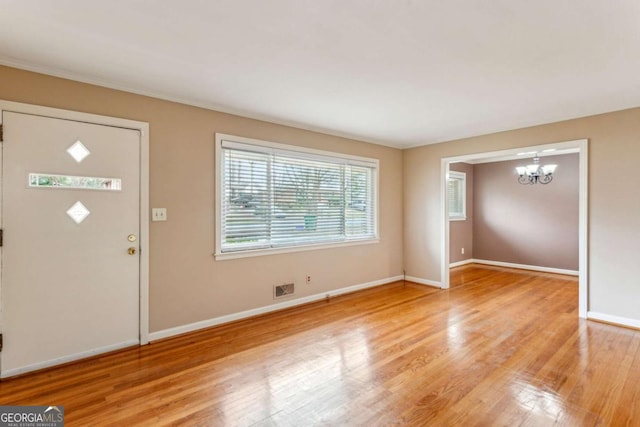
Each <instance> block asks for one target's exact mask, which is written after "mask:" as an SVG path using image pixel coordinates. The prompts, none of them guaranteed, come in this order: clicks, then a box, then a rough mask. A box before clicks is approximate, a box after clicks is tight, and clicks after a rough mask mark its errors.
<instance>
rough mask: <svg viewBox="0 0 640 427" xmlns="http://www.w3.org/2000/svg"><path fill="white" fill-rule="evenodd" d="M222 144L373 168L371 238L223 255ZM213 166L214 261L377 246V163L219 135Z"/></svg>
mask: <svg viewBox="0 0 640 427" xmlns="http://www.w3.org/2000/svg"><path fill="white" fill-rule="evenodd" d="M223 141H224V142H225V144H229V143H231V144H233V143H239V144H249V145H254V146H256V147H257V148H258V150H265V149H266V150H283V151H285V152H295V153H297V154H300V153H303V154H308V155H311V156H314V157H324V158H330V159H335V160H336V161H338V162H349V163H352V164H357V163H359V162H360V163H362V164H367V165H369V166H370V165H372V164H373V165H374V166H375V167H374V168H373V177H372V182H373V186H374V188H373V192H372V193H373V196H372V197H373V201H372V205H373V206H372V209H373V217H374V218H373V229H374V233H373V237H366V238H354V239H349V240H345V241H341V242H329V243H308V244H301V245H292V246H284V247H277V248H260V249H246V250H237V251H233V252H223V251H222V215H221V213H222V204H223V201H222V194H223V191H224V189H223V176H222V175H223V171H224V166H223V158H224V156H223ZM215 166H216V175H215V176H216V183H215V213H214V215H215V252H214V256H215V259H216V260H227V259H236V258H246V257H254V256H262V255H273V254H281V253H290V252H301V251H308V250H316V249H327V248H335V247H345V246H353V245H363V244H374V243H378V242H379V241H380V240H379V231H378V222H379V210H378V200H379V182H378V178H379V167H380V162H379V160H378V159H373V158H367V157H360V156H352V155H348V154H342V153H335V152H329V151H322V150H315V149H311V148H305V147H299V146H295V145H288V144H281V143H277V142H271V141H263V140H259V139H253V138H245V137H241V136H235V135H228V134H222V133H216V141H215Z"/></svg>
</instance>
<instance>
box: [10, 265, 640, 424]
mask: <svg viewBox="0 0 640 427" xmlns="http://www.w3.org/2000/svg"><path fill="white" fill-rule="evenodd" d="M451 284H452V288H451V289H450V290H446V291H444V290H440V289H436V288H431V287H426V286H421V285H416V284H411V283H404V282H397V283H393V284H389V285H385V286H380V287H377V288H373V289H369V290H365V291H361V292H357V293H354V294H350V295H345V296H342V297H337V298H333V299H331V300H330V301H329V302H324V301H323V302H319V303H314V304H310V305H306V306H303V307H298V308H294V309H290V310H286V311H283V312H278V313H273V314H269V315H265V316H262V317H259V318H254V319H247V320H244V321H240V322H236V323H233V324H228V325H224V326H221V327H216V328H211V329H208V330H204V331H200V332H196V333H192V334H188V335H183V336H180V337H176V338H172V339H167V340H163V341H159V342H155V343H152V344H151V345H149V346H145V347H139V348H135V349H129V350H125V351H120V352H117V353H113V354H109V355H106V356H102V357H96V358H93V359H90V360H86V361H82V362H78V363H74V364H70V365H67V366H63V367H60V368H55V369H49V370H46V371H42V372H39V373H36V374H31V375H26V376H23V377H19V378H15V379H9V380H5V381H3V382H1V383H0V404H2V405H8V404H16V405H17V404H20V405H63V406H64V407H65V414H66V417H65V418H66V425H67V426H87V425H91V426H102V425H122V426H131V425H153V426H156V425H187V426H254V425H255V426H313V425H327V426H387V425H389V426H396V425H406V426H422V425H429V426H432V425H433V426H448V425H452V426H453V425H462V426H514V425H526V426H549V425H567V426H591V425H593V426H595V425H598V426H600V425H610V426H640V331H635V330H631V329H624V328H619V327H615V326H611V325H605V324H601V323H594V322H588V321H584V320H581V319H578V317H577V300H578V297H577V280H576V279H575V278H573V277H569V276H560V275H554V274H539V273H531V272H526V271H521V270H509V269H504V268H496V267H483V266H478V265H469V266H464V267H459V268H457V269H454V270H452V276H451Z"/></svg>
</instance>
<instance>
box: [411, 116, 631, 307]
mask: <svg viewBox="0 0 640 427" xmlns="http://www.w3.org/2000/svg"><path fill="white" fill-rule="evenodd" d="M583 138H587V139H588V140H589V193H588V197H589V221H588V229H589V254H588V260H589V271H588V274H589V310H590V311H593V312H598V313H604V314H609V315H613V316H619V317H624V318H628V319H636V320H640V304H638V301H640V285H638V277H640V262H638V249H637V242H638V240H639V239H640V215H639V214H638V212H640V197H637V196H635V195H636V194H637V191H638V188H640V174H637V173H635V167H636V165H637V163H638V160H639V159H640V108H634V109H630V110H624V111H619V112H614V113H608V114H602V115H597V116H592V117H586V118H580V119H575V120H568V121H564V122H558V123H552V124H547V125H542V126H535V127H530V128H525V129H518V130H514V131H509V132H501V133H496V134H492V135H484V136H478V137H474V138H467V139H462V140H457V141H450V142H446V143H442V144H434V145H428V146H423V147H418V148H414V149H410V150H405V151H404V153H403V154H404V187H403V191H404V200H405V210H404V230H405V235H404V260H405V262H404V264H405V270H406V273H407V275H411V276H415V277H419V278H423V279H426V280H432V281H440V232H441V230H440V227H441V218H440V215H441V206H440V159H441V158H442V157H453V156H461V155H467V154H473V153H481V152H487V151H497V150H504V149H508V148H515V147H525V146H532V145H537V144H546V143H552V142H561V141H570V140H577V139H583Z"/></svg>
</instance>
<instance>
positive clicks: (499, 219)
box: [450, 154, 579, 270]
mask: <svg viewBox="0 0 640 427" xmlns="http://www.w3.org/2000/svg"><path fill="white" fill-rule="evenodd" d="M529 163H531V159H522V160H511V161H505V162H494V163H481V164H477V165H475V166H474V173H475V175H474V176H475V181H474V183H475V185H474V187H473V199H474V203H475V207H476V215H475V217H474V222H473V243H474V247H473V254H474V255H473V257H474V258H476V259H481V260H488V261H501V262H509V263H515V264H524V265H534V266H539V267H550V268H560V269H565V270H578V180H579V177H578V172H579V170H578V169H579V168H578V154H565V155H562V156H549V157H543V158H541V159H540V164H543V165H544V164H557V165H558V168H557V169H556V172H555V173H554V179H553V181H551V182H550V183H548V184H545V185H542V184H536V185H521V184H519V183H518V182H517V179H516V178H517V175H516V173H515V168H516V166H522V165H527V164H529ZM450 234H451V232H450ZM451 240H452V239H451ZM452 241H453V240H452Z"/></svg>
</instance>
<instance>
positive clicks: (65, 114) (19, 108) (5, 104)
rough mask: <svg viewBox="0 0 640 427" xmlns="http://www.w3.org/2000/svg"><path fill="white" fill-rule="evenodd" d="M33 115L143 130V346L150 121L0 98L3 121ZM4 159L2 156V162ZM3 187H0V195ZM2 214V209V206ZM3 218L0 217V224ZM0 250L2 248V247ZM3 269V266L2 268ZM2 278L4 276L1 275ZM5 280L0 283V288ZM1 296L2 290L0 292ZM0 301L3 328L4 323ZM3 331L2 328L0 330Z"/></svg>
mask: <svg viewBox="0 0 640 427" xmlns="http://www.w3.org/2000/svg"><path fill="white" fill-rule="evenodd" d="M4 111H10V112H14V113H24V114H31V115H35V116H43V117H51V118H55V119H63V120H73V121H76V122H85V123H91V124H98V125H105V126H112V127H119V128H124V129H131V130H137V131H139V132H140V239H139V244H140V297H139V303H140V319H139V340H140V345H145V344H148V343H149V123H146V122H139V121H135V120H128V119H122V118H117V117H108V116H101V115H97V114H90V113H81V112H78V111H70V110H63V109H59V108H51V107H43V106H39V105H32V104H23V103H20V102H13V101H5V100H0V124H2V112H4ZM1 160H2V159H1V158H0V161H1ZM1 191H2V187H1V186H0V195H1ZM0 200H1V199H0ZM0 215H2V209H0ZM1 221H2V217H1V216H0V223H2V222H1ZM0 251H1V249H0ZM0 268H1V267H0ZM0 278H1V275H0ZM1 289H2V283H1V282H0V290H1ZM0 295H1V292H0ZM3 304H4V302H3V301H2V300H0V328H2V327H3V326H4V323H3V318H2V315H1V313H2V307H3ZM0 330H1V329H0Z"/></svg>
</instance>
